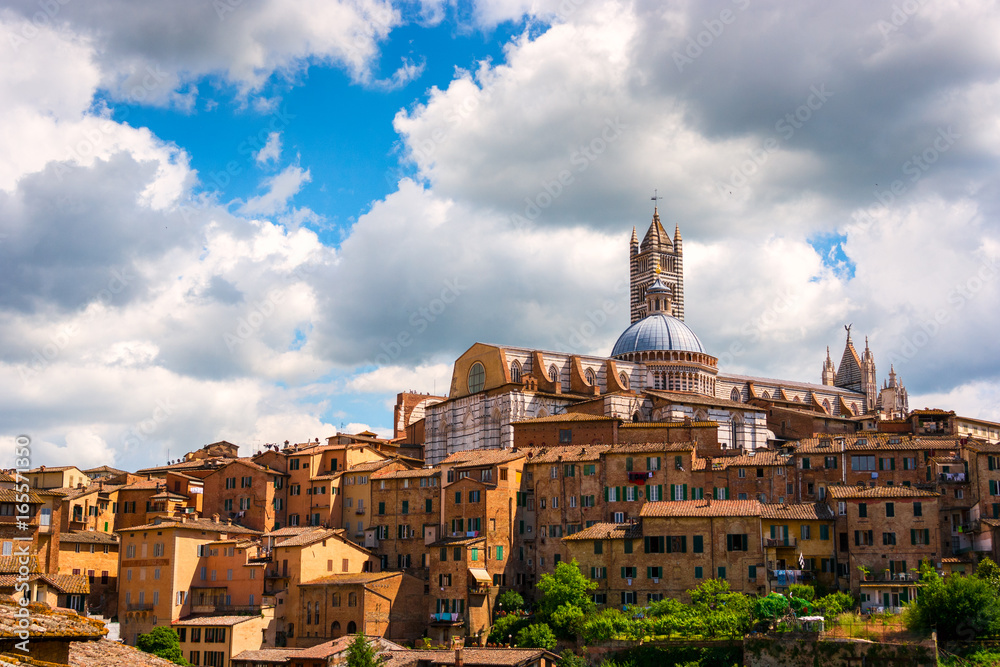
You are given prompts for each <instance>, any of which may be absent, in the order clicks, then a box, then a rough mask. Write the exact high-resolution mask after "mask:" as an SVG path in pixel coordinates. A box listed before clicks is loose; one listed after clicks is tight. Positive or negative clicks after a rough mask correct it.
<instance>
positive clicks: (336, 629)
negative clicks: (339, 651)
mask: <svg viewBox="0 0 1000 667" xmlns="http://www.w3.org/2000/svg"><path fill="white" fill-rule="evenodd" d="M330 636H331V637H333V638H334V639H336V638H337V637H339V636H340V621H334V622H333V623H331V624H330Z"/></svg>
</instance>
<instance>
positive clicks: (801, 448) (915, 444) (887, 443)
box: [792, 433, 959, 454]
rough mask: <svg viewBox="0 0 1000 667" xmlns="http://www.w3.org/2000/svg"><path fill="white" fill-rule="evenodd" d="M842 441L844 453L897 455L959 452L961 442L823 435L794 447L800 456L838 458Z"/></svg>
mask: <svg viewBox="0 0 1000 667" xmlns="http://www.w3.org/2000/svg"><path fill="white" fill-rule="evenodd" d="M838 440H842V441H843V443H844V451H848V452H857V451H893V450H900V449H902V450H925V449H942V450H951V449H958V447H959V442H958V438H953V437H946V438H938V437H933V436H932V437H929V438H928V437H922V436H918V437H913V436H911V435H907V434H895V433H861V434H857V435H855V434H844V435H820V436H814V437H812V438H803V439H802V440H799V441H798V442H797V443H792V444H793V445H794V446H795V447H796V449H795V451H796V453H797V454H806V453H808V454H822V453H827V454H834V453H837V452H839V451H840V444H839V443H838Z"/></svg>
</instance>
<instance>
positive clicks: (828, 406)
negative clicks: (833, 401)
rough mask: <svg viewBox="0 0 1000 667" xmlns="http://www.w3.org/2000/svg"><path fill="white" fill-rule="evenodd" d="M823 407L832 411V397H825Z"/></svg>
mask: <svg viewBox="0 0 1000 667" xmlns="http://www.w3.org/2000/svg"><path fill="white" fill-rule="evenodd" d="M823 409H824V410H826V411H827V412H830V399H828V398H824V399H823Z"/></svg>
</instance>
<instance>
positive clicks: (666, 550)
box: [663, 537, 673, 554]
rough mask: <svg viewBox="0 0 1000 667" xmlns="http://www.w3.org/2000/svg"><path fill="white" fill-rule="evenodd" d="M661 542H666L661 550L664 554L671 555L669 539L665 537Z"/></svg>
mask: <svg viewBox="0 0 1000 667" xmlns="http://www.w3.org/2000/svg"><path fill="white" fill-rule="evenodd" d="M663 541H664V542H666V544H665V545H664V548H663V550H664V551H665V552H666V553H668V554H669V553H673V550H672V549H671V548H670V538H669V537H665V538H663Z"/></svg>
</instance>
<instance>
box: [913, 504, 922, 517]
mask: <svg viewBox="0 0 1000 667" xmlns="http://www.w3.org/2000/svg"><path fill="white" fill-rule="evenodd" d="M923 515H924V506H923V505H922V504H920V503H919V502H915V503H913V516H923Z"/></svg>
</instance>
